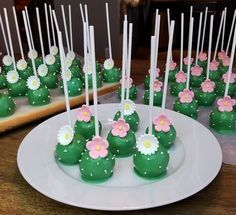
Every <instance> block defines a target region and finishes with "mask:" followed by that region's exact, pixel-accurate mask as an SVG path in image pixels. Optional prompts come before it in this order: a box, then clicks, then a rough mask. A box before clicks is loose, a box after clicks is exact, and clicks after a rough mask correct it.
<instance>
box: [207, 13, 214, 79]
mask: <svg viewBox="0 0 236 215" xmlns="http://www.w3.org/2000/svg"><path fill="white" fill-rule="evenodd" d="M213 22H214V15H211V20H210V32H209V42H208V59H207V72H206V80H208V79H209V72H210V62H211V44H212V32H213Z"/></svg>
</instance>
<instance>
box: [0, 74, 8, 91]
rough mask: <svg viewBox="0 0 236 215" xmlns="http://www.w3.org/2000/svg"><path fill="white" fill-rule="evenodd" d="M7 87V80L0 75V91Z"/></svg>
mask: <svg viewBox="0 0 236 215" xmlns="http://www.w3.org/2000/svg"><path fill="white" fill-rule="evenodd" d="M6 87H7V80H6V77H5V75H3V74H1V73H0V89H4V88H6Z"/></svg>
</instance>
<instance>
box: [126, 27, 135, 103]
mask: <svg viewBox="0 0 236 215" xmlns="http://www.w3.org/2000/svg"><path fill="white" fill-rule="evenodd" d="M132 35H133V24H132V23H129V47H128V58H127V71H126V72H127V75H126V77H127V81H128V82H129V79H130V70H131V54H132ZM126 99H127V100H128V99H129V86H128V87H127V89H126Z"/></svg>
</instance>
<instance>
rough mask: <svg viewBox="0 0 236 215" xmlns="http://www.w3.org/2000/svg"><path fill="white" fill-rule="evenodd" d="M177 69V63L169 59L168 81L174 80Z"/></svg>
mask: <svg viewBox="0 0 236 215" xmlns="http://www.w3.org/2000/svg"><path fill="white" fill-rule="evenodd" d="M178 71H179V68H178V67H177V63H176V62H174V61H171V63H170V71H169V81H170V82H173V81H175V75H176V73H177V72H178Z"/></svg>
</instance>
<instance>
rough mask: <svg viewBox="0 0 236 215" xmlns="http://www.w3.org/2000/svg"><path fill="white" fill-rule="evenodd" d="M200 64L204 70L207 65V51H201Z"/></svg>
mask: <svg viewBox="0 0 236 215" xmlns="http://www.w3.org/2000/svg"><path fill="white" fill-rule="evenodd" d="M198 65H199V66H200V67H202V68H203V72H204V71H205V70H206V67H207V53H205V52H200V53H199V55H198Z"/></svg>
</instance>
